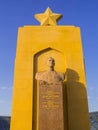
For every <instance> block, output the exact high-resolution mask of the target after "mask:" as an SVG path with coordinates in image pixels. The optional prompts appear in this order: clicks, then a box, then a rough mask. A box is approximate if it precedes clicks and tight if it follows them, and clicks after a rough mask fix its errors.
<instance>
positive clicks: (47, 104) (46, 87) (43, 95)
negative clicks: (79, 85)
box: [38, 81, 64, 130]
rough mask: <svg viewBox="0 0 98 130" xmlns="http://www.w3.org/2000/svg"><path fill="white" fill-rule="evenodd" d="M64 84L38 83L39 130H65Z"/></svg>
mask: <svg viewBox="0 0 98 130" xmlns="http://www.w3.org/2000/svg"><path fill="white" fill-rule="evenodd" d="M62 87H63V85H62V82H57V83H56V82H54V83H47V82H44V81H39V82H38V130H64V119H63V94H62Z"/></svg>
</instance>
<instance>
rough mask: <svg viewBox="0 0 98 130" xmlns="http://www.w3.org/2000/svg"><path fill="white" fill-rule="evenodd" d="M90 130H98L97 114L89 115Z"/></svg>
mask: <svg viewBox="0 0 98 130" xmlns="http://www.w3.org/2000/svg"><path fill="white" fill-rule="evenodd" d="M90 123H91V130H98V112H91V113H90Z"/></svg>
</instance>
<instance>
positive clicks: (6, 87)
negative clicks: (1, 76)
mask: <svg viewBox="0 0 98 130" xmlns="http://www.w3.org/2000/svg"><path fill="white" fill-rule="evenodd" d="M9 89H10V90H11V89H12V87H8V86H0V90H9Z"/></svg>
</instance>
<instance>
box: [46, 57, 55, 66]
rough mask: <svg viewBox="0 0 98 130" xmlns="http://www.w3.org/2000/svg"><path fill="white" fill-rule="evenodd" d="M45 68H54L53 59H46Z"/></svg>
mask: <svg viewBox="0 0 98 130" xmlns="http://www.w3.org/2000/svg"><path fill="white" fill-rule="evenodd" d="M47 66H48V67H51V68H54V66H55V60H54V58H52V57H49V58H48V59H47Z"/></svg>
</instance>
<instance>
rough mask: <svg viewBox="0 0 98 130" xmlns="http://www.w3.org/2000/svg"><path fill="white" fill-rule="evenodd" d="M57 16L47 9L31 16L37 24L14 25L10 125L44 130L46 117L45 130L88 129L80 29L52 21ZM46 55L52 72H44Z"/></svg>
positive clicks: (17, 128)
mask: <svg viewBox="0 0 98 130" xmlns="http://www.w3.org/2000/svg"><path fill="white" fill-rule="evenodd" d="M61 16H62V15H60V14H56V13H53V12H52V11H51V9H50V8H47V9H46V11H45V13H43V14H37V15H35V17H36V19H37V20H38V21H40V22H41V26H24V27H19V29H18V40H17V49H16V58H15V68H14V89H13V99H12V100H13V101H12V117H11V126H10V130H42V129H43V130H44V129H46V127H47V125H46V124H47V123H48V121H50V123H51V124H48V126H49V127H48V128H47V129H48V130H50V129H51V130H52V128H51V126H52V127H53V128H54V129H53V130H56V129H57V130H63V129H64V130H89V129H90V124H89V113H88V104H87V93H86V81H85V68H84V57H83V52H82V42H81V34H80V28H79V27H75V26H57V24H56V22H57V21H58V20H59V19H60V18H61ZM49 57H53V58H54V59H55V70H56V71H53V70H52V73H51V72H50V71H46V70H47V68H46V60H47V58H49ZM43 71H45V73H40V72H43ZM58 72H60V73H58ZM46 73H47V74H46ZM48 73H50V74H51V76H49V77H47V75H48ZM62 73H64V74H65V75H66V80H65V81H63V80H60V79H62V78H61V77H62ZM36 74H37V78H36V79H37V80H36V79H35V76H36ZM43 74H44V75H43ZM45 74H46V75H45ZM40 75H41V76H40ZM39 77H40V78H41V77H43V78H42V79H41V81H40V78H39ZM54 77H55V78H54ZM58 77H60V78H59V81H60V82H58V80H57V79H58ZM47 78H48V79H49V82H47V80H46V79H47ZM43 79H45V81H44V80H43ZM53 79H56V81H57V83H56V81H55V83H54V82H53V81H52V82H50V81H51V80H53ZM61 81H63V84H64V86H62V84H61ZM37 84H38V85H37ZM49 113H50V114H49ZM43 115H44V116H43ZM49 115H50V116H49ZM52 115H53V116H52ZM56 115H57V117H56ZM46 118H47V120H46ZM43 120H44V121H45V124H44V123H43ZM53 122H54V123H53ZM58 122H59V123H58ZM55 123H56V125H54V124H55Z"/></svg>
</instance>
